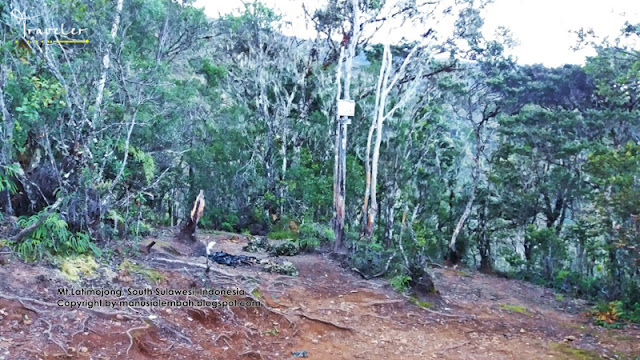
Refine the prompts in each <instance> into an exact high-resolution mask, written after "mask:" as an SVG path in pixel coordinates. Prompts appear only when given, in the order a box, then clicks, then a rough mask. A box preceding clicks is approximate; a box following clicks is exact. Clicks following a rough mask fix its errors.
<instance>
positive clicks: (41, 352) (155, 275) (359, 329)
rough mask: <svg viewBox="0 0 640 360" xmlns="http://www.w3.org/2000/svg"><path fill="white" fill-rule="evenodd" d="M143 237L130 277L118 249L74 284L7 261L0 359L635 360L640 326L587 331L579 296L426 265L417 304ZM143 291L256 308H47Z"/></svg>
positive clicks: (376, 286) (225, 240) (352, 278)
mask: <svg viewBox="0 0 640 360" xmlns="http://www.w3.org/2000/svg"><path fill="white" fill-rule="evenodd" d="M198 240H199V241H200V242H202V243H203V244H206V243H208V242H209V241H212V240H215V241H217V244H216V247H215V249H216V250H222V251H227V252H229V253H233V254H246V255H256V254H247V253H244V252H243V251H242V246H243V245H245V244H246V243H247V237H246V236H243V235H236V234H226V233H217V234H199V235H198ZM150 241H156V242H157V244H156V245H155V246H154V247H153V248H152V251H151V252H150V253H149V254H143V253H141V254H139V255H136V256H135V257H134V259H133V260H131V263H134V264H136V265H135V266H134V267H130V268H128V269H129V270H128V271H125V270H123V267H122V266H121V263H122V261H123V260H122V256H120V255H119V254H118V253H119V252H120V253H125V251H124V250H118V249H116V251H115V252H114V254H113V255H112V257H111V261H110V264H109V265H107V264H102V265H101V267H100V268H99V269H98V270H96V271H95V275H93V276H89V277H88V278H83V279H82V280H80V282H77V283H71V282H69V281H67V280H65V279H64V277H63V276H62V275H61V273H60V271H59V270H58V269H56V268H53V267H45V266H41V265H33V264H25V263H23V262H21V261H19V260H17V259H15V258H9V259H7V255H6V254H5V255H4V256H5V261H4V262H5V264H4V265H0V360H2V359H23V360H26V359H60V358H69V359H294V358H295V357H294V356H293V355H292V352H301V351H306V353H307V356H308V358H311V359H385V360H389V359H492V360H493V359H550V358H555V359H592V358H593V359H597V358H610V359H640V329H639V328H637V327H627V328H626V329H624V330H614V329H604V328H601V327H596V326H593V325H591V323H590V319H589V318H587V317H586V316H585V315H584V311H585V310H586V309H587V308H588V306H587V305H586V304H585V302H584V301H581V300H575V299H571V298H568V297H566V296H565V297H561V296H556V294H554V293H553V292H552V291H551V290H549V289H545V288H541V287H538V286H534V285H532V284H529V283H525V282H520V281H515V280H507V279H503V278H499V277H495V276H488V275H483V274H480V273H476V272H468V271H466V270H457V269H445V268H434V269H432V272H433V275H434V278H435V283H436V288H437V289H438V291H439V293H440V296H441V301H440V302H438V304H435V305H434V306H433V307H428V306H429V305H431V304H422V305H423V306H424V305H427V308H423V307H419V306H416V305H414V304H412V303H411V302H410V301H409V299H408V298H406V297H405V296H403V295H401V294H398V293H396V292H395V291H393V290H392V289H391V288H390V287H389V285H388V282H387V281H385V280H384V279H377V280H369V281H365V280H363V279H362V278H361V277H360V276H359V275H357V274H356V273H354V272H353V271H350V270H348V269H344V268H341V267H339V266H338V265H337V264H336V263H335V262H334V261H332V260H329V259H328V258H326V257H324V256H322V255H319V254H311V255H298V256H295V257H290V258H286V260H288V261H291V262H292V263H293V264H294V265H295V266H296V267H297V268H298V269H299V272H300V275H299V276H296V277H291V276H284V275H277V274H270V273H265V272H263V271H260V269H259V267H257V266H239V267H236V268H232V267H228V266H223V265H218V264H215V265H212V267H211V271H210V272H209V273H208V274H207V273H205V271H204V268H202V266H203V265H204V264H205V258H204V257H202V256H189V254H190V251H191V250H190V249H192V248H191V247H187V246H186V245H184V244H180V243H176V242H175V241H173V240H172V236H171V234H170V233H169V232H168V231H167V232H166V233H165V234H164V235H160V236H157V237H154V238H149V239H146V240H145V242H146V243H148V242H150ZM200 250H201V248H200V249H198V251H200ZM196 255H197V254H196ZM256 256H258V257H266V256H267V255H266V254H257V255H256ZM280 259H283V258H280ZM7 260H8V261H7ZM145 286H146V287H149V288H156V287H157V288H173V289H197V288H203V287H208V288H218V289H233V288H236V287H238V288H240V289H244V290H245V291H246V294H245V295H239V296H230V297H227V298H225V299H226V300H232V299H238V300H259V301H260V302H261V303H262V305H263V306H261V307H240V306H236V307H224V308H217V309H213V308H207V307H152V306H118V307H115V308H109V307H93V308H92V309H88V308H86V307H83V308H80V309H71V308H69V307H64V306H62V307H60V306H58V305H57V304H56V303H57V301H58V300H59V299H66V300H76V301H77V300H83V299H84V300H87V299H91V297H88V296H84V297H78V296H69V295H58V290H57V289H58V288H60V287H74V288H76V289H79V288H82V287H85V288H90V287H95V288H105V289H118V288H125V289H126V288H135V289H142V288H145ZM123 298H124V299H126V300H145V299H146V297H145V296H140V295H131V296H129V295H126V294H124V295H123ZM190 298H191V299H192V300H194V301H195V300H198V299H202V298H204V297H202V296H200V297H198V296H194V297H190ZM94 299H95V297H94ZM105 299H106V298H105ZM182 299H186V298H184V297H183V298H182ZM119 300H122V298H120V299H119Z"/></svg>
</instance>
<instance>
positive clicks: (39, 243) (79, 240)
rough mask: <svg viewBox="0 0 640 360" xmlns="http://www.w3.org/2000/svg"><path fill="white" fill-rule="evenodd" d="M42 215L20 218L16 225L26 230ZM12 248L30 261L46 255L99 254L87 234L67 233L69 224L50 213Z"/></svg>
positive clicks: (98, 250) (55, 214)
mask: <svg viewBox="0 0 640 360" xmlns="http://www.w3.org/2000/svg"><path fill="white" fill-rule="evenodd" d="M42 214H43V213H42V212H41V213H38V214H35V215H33V216H21V217H20V218H18V221H17V223H18V225H19V226H20V227H22V228H26V227H28V226H30V225H33V224H35V223H36V222H37V221H38V220H39V219H40V217H41V216H42ZM13 247H14V249H15V250H16V252H17V253H18V254H20V256H21V257H23V258H24V259H26V260H30V261H33V260H37V259H41V258H42V257H43V256H44V255H45V254H46V253H50V254H52V255H65V256H68V255H77V254H85V253H88V252H93V254H94V255H96V256H100V254H101V252H100V249H98V248H97V247H96V246H95V244H94V243H93V242H92V241H91V237H89V235H88V234H87V233H84V232H77V233H72V232H71V231H69V224H67V222H66V221H65V220H64V219H62V218H61V217H60V215H59V214H58V213H52V214H51V215H50V216H49V217H48V218H47V219H46V220H45V221H44V222H43V223H42V225H40V226H38V227H37V228H36V229H35V230H34V231H33V232H32V233H31V235H29V237H28V238H26V239H24V240H23V241H21V242H20V243H17V244H14V246H13Z"/></svg>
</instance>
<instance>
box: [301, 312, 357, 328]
mask: <svg viewBox="0 0 640 360" xmlns="http://www.w3.org/2000/svg"><path fill="white" fill-rule="evenodd" d="M296 315H298V316H300V317H303V318H305V319H307V320H311V321H317V322H320V323H323V324H326V325H330V326H333V327H335V328H336V329H340V330H347V331H353V332H355V330H354V329H352V328H350V327H346V326H342V325H339V324H336V323H333V322H331V321H329V320H323V319H319V318H316V317H313V316H309V315H307V314H303V313H296Z"/></svg>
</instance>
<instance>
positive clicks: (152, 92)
mask: <svg viewBox="0 0 640 360" xmlns="http://www.w3.org/2000/svg"><path fill="white" fill-rule="evenodd" d="M483 6H484V4H483V3H480V2H478V1H473V0H464V1H462V0H456V1H450V2H448V1H435V2H426V3H423V4H420V2H415V1H398V2H397V3H396V4H385V2H384V1H377V0H371V1H369V0H366V1H365V0H331V1H329V2H328V5H327V6H326V7H324V8H321V9H318V10H308V11H306V15H307V17H306V20H307V22H308V24H309V26H311V27H313V28H314V29H315V30H317V33H318V37H317V38H315V39H306V38H297V37H293V36H285V35H283V32H282V29H281V28H282V26H283V24H284V22H283V17H282V15H281V14H278V13H277V12H276V11H274V10H273V9H270V8H268V7H267V6H265V5H263V4H261V3H260V2H249V3H246V4H245V7H244V8H243V9H240V10H239V11H238V12H237V13H234V14H233V15H223V16H221V17H219V18H216V19H210V18H208V17H207V16H205V14H204V12H203V11H202V10H201V9H198V8H195V7H193V6H192V4H191V3H190V2H189V1H186V0H185V1H172V0H96V1H90V2H83V1H78V0H56V1H51V0H33V1H25V0H9V1H4V2H2V3H0V40H1V43H0V66H1V68H0V113H1V114H2V124H1V132H0V139H1V143H2V149H1V154H0V190H1V191H0V211H1V219H2V223H3V226H2V236H3V237H2V239H3V240H0V249H2V248H3V247H4V248H5V249H10V251H11V252H13V253H15V254H16V255H17V256H19V257H20V258H21V259H22V260H23V261H27V262H32V261H37V262H45V263H46V262H48V261H51V259H52V258H53V257H56V256H72V255H76V254H91V255H92V256H94V257H96V258H100V257H103V258H105V259H108V256H109V253H110V251H111V250H109V249H112V248H113V247H114V246H120V247H124V248H127V249H136V248H137V244H138V243H139V242H140V241H141V239H143V238H144V237H145V236H147V235H149V234H153V233H154V232H155V231H156V230H157V229H159V228H168V227H175V226H179V225H182V224H184V222H185V219H187V218H188V217H189V213H190V211H191V208H192V205H193V201H194V199H195V198H196V196H197V195H198V194H199V193H200V191H201V190H202V191H203V194H204V197H205V200H206V207H205V208H204V213H203V214H202V218H201V220H200V224H199V229H200V230H207V229H210V230H221V231H227V232H234V233H244V234H251V235H259V236H260V235H262V236H264V235H266V236H267V237H268V238H270V239H276V240H277V239H288V240H290V241H292V242H295V243H296V245H297V246H299V247H300V249H302V250H304V251H319V252H324V253H334V254H336V256H337V258H339V259H341V261H343V262H346V263H348V267H349V268H354V269H355V270H356V271H357V272H359V273H360V274H361V275H362V276H363V277H365V278H366V279H370V278H373V277H378V278H379V277H385V278H386V279H387V280H388V281H389V282H390V283H391V284H392V286H393V287H394V288H396V289H397V290H399V291H403V290H405V289H408V288H411V287H415V286H421V285H424V284H425V282H428V281H429V280H428V278H429V272H430V270H429V268H430V267H432V266H441V265H439V264H447V265H448V266H453V265H457V266H461V267H468V268H474V269H479V270H480V271H482V272H485V273H496V274H501V275H503V276H507V277H513V278H519V279H523V280H527V281H531V282H534V283H537V284H540V285H544V286H547V287H552V288H555V289H556V291H558V292H559V293H564V294H566V295H570V296H575V297H581V298H585V299H589V300H591V301H595V302H601V303H602V305H600V309H601V313H608V314H610V315H611V316H614V320H620V321H633V322H639V321H640V222H639V219H638V215H640V50H639V49H640V47H638V44H640V25H636V24H634V23H627V24H621V26H620V27H621V32H620V35H619V36H618V37H617V38H615V39H605V40H598V41H596V40H594V38H592V37H590V36H589V33H588V32H587V31H581V32H578V35H579V36H578V37H577V38H576V46H586V47H593V48H594V49H595V50H596V52H595V55H594V56H591V57H588V58H587V59H586V62H585V64H584V65H565V66H562V67H557V68H548V67H545V66H542V65H520V64H518V63H517V61H516V60H515V59H513V58H512V57H510V56H507V55H506V50H507V48H508V47H509V46H510V45H511V44H512V39H511V38H510V35H509V32H508V31H507V30H506V29H504V31H503V32H502V33H501V34H498V35H499V36H496V37H495V38H492V39H488V38H485V37H484V36H483V32H482V31H481V29H482V26H483V19H482V17H481V13H482V12H481V10H482V8H483ZM15 9H19V11H18V12H16V11H14V10H15ZM23 15H24V16H25V18H21V16H23ZM35 15H38V16H35ZM21 19H23V20H21ZM629 20H630V21H631V20H633V19H629ZM636 20H637V19H636ZM440 22H442V23H446V22H449V23H450V24H451V26H450V29H449V31H448V32H446V31H445V30H444V29H446V28H447V27H446V26H436V25H435V24H437V23H440ZM399 23H402V24H411V26H413V29H418V30H419V31H416V34H407V36H409V35H411V36H413V38H410V39H406V41H403V42H399V43H395V44H382V43H378V42H377V41H376V39H380V37H381V36H382V38H384V34H383V35H380V32H381V31H382V30H381V29H385V26H390V24H399ZM60 24H67V26H66V28H71V27H73V26H75V27H76V28H83V29H87V30H86V31H85V32H84V33H83V34H82V36H84V34H88V35H86V36H85V37H82V36H80V37H77V36H76V37H75V38H73V37H71V36H70V35H69V36H64V35H62V34H59V33H58V32H57V31H56V32H54V31H51V32H48V31H43V32H41V33H40V34H37V33H35V32H34V33H35V34H27V33H26V32H25V31H26V30H27V29H30V28H39V29H48V28H51V29H53V28H58V29H59V28H60ZM23 25H25V27H24V28H23ZM23 30H24V31H23ZM29 32H30V31H29ZM409 37H410V36H409ZM76 38H77V39H80V38H82V40H84V39H88V42H86V43H52V42H50V41H52V40H69V39H76ZM338 100H353V101H354V102H355V113H354V116H352V117H349V118H346V117H341V116H339V114H338V113H337V101H338ZM200 230H199V231H200ZM131 251H133V250H131ZM0 256H2V255H0ZM105 261H108V260H105ZM612 314H613V315H612ZM608 320H610V319H608V318H606V317H604V318H600V319H598V320H596V321H601V322H602V323H603V324H609V323H610V321H608Z"/></svg>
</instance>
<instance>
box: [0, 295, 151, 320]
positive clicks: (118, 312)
mask: <svg viewBox="0 0 640 360" xmlns="http://www.w3.org/2000/svg"><path fill="white" fill-rule="evenodd" d="M0 298H2V299H6V300H15V301H18V302H20V304H22V305H23V306H24V303H23V302H24V301H28V302H32V303H34V304H38V305H42V306H47V307H55V308H59V306H58V305H57V304H55V303H50V302H46V301H42V300H38V299H33V298H28V297H21V296H11V295H7V294H3V293H0ZM27 309H28V310H32V311H35V310H34V309H32V308H27ZM83 310H87V311H90V312H93V313H96V314H98V315H102V316H107V317H110V318H111V317H115V316H116V315H122V316H123V317H128V318H129V320H134V319H139V317H137V316H132V315H131V314H129V313H126V312H122V311H113V312H111V311H103V310H98V309H96V308H91V309H89V308H84V309H83ZM35 312H36V313H37V312H38V311H35ZM40 312H42V310H40Z"/></svg>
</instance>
